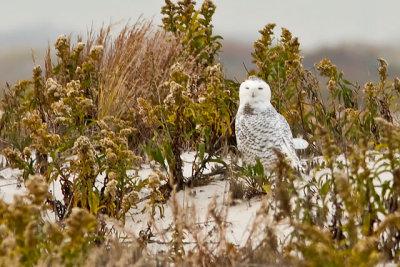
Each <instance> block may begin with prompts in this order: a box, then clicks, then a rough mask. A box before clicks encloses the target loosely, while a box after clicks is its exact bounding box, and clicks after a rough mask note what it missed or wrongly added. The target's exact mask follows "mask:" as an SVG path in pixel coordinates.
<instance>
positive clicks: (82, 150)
mask: <svg viewBox="0 0 400 267" xmlns="http://www.w3.org/2000/svg"><path fill="white" fill-rule="evenodd" d="M72 151H73V152H74V153H76V154H78V155H79V156H80V157H81V156H85V155H87V156H88V157H94V155H95V150H94V148H93V145H92V143H91V142H90V139H89V138H87V137H86V136H80V137H79V138H78V139H77V140H76V141H75V143H74V146H73V148H72Z"/></svg>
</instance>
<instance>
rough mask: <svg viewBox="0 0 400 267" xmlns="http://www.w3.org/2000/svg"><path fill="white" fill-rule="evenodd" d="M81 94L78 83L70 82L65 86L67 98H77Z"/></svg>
mask: <svg viewBox="0 0 400 267" xmlns="http://www.w3.org/2000/svg"><path fill="white" fill-rule="evenodd" d="M82 93H83V91H82V88H81V83H80V81H76V80H72V81H70V82H69V83H68V84H67V96H68V97H79V96H81V94H82Z"/></svg>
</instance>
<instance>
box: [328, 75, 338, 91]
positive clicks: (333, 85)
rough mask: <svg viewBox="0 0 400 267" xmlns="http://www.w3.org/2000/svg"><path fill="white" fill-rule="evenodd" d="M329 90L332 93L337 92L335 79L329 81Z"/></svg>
mask: <svg viewBox="0 0 400 267" xmlns="http://www.w3.org/2000/svg"><path fill="white" fill-rule="evenodd" d="M328 89H329V91H331V92H334V91H335V90H336V81H335V78H333V77H331V78H330V79H329V82H328Z"/></svg>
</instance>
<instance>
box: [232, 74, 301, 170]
mask: <svg viewBox="0 0 400 267" xmlns="http://www.w3.org/2000/svg"><path fill="white" fill-rule="evenodd" d="M239 99H240V104H239V109H238V112H237V114H236V122H235V132H236V140H237V145H238V149H239V151H240V152H241V153H242V159H243V161H244V162H246V163H248V164H254V163H255V160H256V158H258V159H260V162H261V163H262V164H263V166H264V168H265V169H267V170H271V169H273V167H274V166H275V165H276V161H277V158H278V156H277V154H276V152H275V151H274V149H273V148H275V149H277V150H278V151H280V152H282V153H283V154H284V155H285V157H286V158H287V159H288V160H289V162H290V164H291V165H292V166H293V167H295V168H297V169H303V168H302V166H301V163H300V160H299V158H298V157H297V155H296V151H295V149H305V148H307V146H308V143H307V141H305V140H304V139H301V138H293V136H292V132H291V130H290V128H289V124H288V123H287V121H286V119H285V118H284V117H283V116H282V115H281V114H279V113H278V112H277V111H276V110H275V108H274V107H273V106H272V105H271V102H270V100H271V89H270V88H269V85H268V84H267V83H266V82H264V81H263V80H261V79H259V78H257V77H255V76H250V77H249V78H248V79H247V80H246V81H244V82H243V83H242V84H241V85H240V89H239Z"/></svg>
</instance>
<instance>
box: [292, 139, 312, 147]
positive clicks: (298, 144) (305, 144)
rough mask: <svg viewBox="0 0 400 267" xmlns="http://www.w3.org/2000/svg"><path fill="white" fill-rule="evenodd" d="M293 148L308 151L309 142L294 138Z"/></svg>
mask: <svg viewBox="0 0 400 267" xmlns="http://www.w3.org/2000/svg"><path fill="white" fill-rule="evenodd" d="M293 146H294V148H295V149H306V148H307V147H308V142H307V141H306V140H304V139H302V138H293Z"/></svg>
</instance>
